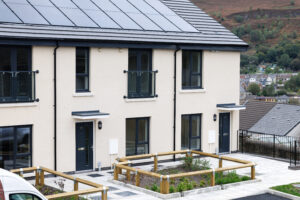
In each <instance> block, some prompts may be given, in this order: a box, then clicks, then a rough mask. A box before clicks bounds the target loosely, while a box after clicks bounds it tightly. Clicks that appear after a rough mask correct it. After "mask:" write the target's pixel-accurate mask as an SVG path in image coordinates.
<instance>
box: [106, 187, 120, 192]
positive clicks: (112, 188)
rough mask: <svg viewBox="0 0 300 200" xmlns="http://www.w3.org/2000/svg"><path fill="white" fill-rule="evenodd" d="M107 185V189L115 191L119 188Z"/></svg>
mask: <svg viewBox="0 0 300 200" xmlns="http://www.w3.org/2000/svg"><path fill="white" fill-rule="evenodd" d="M108 187H109V191H110V192H111V191H116V190H119V188H116V187H113V186H108Z"/></svg>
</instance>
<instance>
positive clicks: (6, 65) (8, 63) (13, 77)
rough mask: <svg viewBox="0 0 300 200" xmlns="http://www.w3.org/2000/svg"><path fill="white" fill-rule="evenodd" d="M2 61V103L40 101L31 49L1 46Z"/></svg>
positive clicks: (0, 85) (0, 79) (0, 64)
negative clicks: (36, 89)
mask: <svg viewBox="0 0 300 200" xmlns="http://www.w3.org/2000/svg"><path fill="white" fill-rule="evenodd" d="M0 60H1V63H0V103H23V102H34V101H38V99H36V94H35V93H36V91H35V82H36V81H35V77H36V74H37V73H38V71H32V49H31V47H30V46H0Z"/></svg>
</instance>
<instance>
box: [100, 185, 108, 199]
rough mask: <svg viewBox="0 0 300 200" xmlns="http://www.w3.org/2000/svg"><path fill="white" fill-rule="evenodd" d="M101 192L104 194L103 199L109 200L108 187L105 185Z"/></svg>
mask: <svg viewBox="0 0 300 200" xmlns="http://www.w3.org/2000/svg"><path fill="white" fill-rule="evenodd" d="M101 194H102V198H101V199H102V200H107V189H106V187H103V190H102V192H101Z"/></svg>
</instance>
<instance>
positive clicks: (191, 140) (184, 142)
mask: <svg viewBox="0 0 300 200" xmlns="http://www.w3.org/2000/svg"><path fill="white" fill-rule="evenodd" d="M193 119H196V122H197V123H199V124H193ZM197 119H199V120H197ZM184 120H187V124H185V125H186V126H187V127H185V126H184ZM195 125H196V127H194V126H195ZM186 128H187V130H186ZM194 128H195V129H194ZM201 129H202V114H187V115H181V149H183V150H185V149H192V150H198V151H201V141H202V140H201ZM194 130H195V131H197V132H193V131H194ZM193 145H196V146H197V147H196V148H195V147H193Z"/></svg>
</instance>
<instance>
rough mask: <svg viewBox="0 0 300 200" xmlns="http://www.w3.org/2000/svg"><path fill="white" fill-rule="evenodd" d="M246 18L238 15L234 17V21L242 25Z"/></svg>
mask: <svg viewBox="0 0 300 200" xmlns="http://www.w3.org/2000/svg"><path fill="white" fill-rule="evenodd" d="M244 19H245V18H244V17H243V16H241V15H237V16H235V17H234V20H235V21H236V22H238V23H242V22H244Z"/></svg>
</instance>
